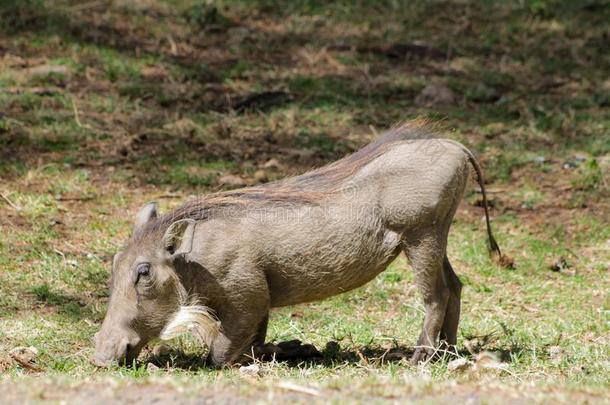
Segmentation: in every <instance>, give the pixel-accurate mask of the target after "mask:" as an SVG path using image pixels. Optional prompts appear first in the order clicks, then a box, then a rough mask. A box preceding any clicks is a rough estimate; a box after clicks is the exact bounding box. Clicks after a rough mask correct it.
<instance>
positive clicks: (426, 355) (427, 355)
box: [409, 347, 435, 366]
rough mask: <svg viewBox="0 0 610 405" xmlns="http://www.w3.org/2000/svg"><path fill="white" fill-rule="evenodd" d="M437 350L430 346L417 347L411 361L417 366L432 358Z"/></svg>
mask: <svg viewBox="0 0 610 405" xmlns="http://www.w3.org/2000/svg"><path fill="white" fill-rule="evenodd" d="M434 352H435V350H434V349H430V348H424V347H418V348H416V349H415V353H413V356H411V360H409V362H410V363H411V364H412V365H414V366H416V365H418V364H419V363H423V362H426V361H428V360H430V359H431V358H432V356H433V355H434Z"/></svg>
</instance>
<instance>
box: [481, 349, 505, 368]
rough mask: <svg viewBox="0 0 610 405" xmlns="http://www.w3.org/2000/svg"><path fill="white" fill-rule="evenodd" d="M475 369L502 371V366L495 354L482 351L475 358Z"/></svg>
mask: <svg viewBox="0 0 610 405" xmlns="http://www.w3.org/2000/svg"><path fill="white" fill-rule="evenodd" d="M475 364H476V366H477V368H488V369H502V368H504V366H503V365H502V363H501V362H500V359H499V356H498V354H497V353H494V352H489V351H484V352H481V353H479V354H477V356H476V358H475Z"/></svg>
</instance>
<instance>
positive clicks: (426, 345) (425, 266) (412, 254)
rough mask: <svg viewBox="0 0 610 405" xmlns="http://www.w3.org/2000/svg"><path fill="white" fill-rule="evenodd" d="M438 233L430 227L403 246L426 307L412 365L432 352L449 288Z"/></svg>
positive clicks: (443, 237)
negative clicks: (427, 230)
mask: <svg viewBox="0 0 610 405" xmlns="http://www.w3.org/2000/svg"><path fill="white" fill-rule="evenodd" d="M439 233H441V232H439V231H438V230H437V229H433V230H431V231H430V232H428V233H425V234H423V235H421V236H420V237H418V238H417V239H414V240H411V241H409V242H407V243H406V248H405V253H406V254H407V257H408V258H409V260H410V262H411V265H412V266H413V270H414V271H415V281H416V283H417V286H418V288H419V290H420V292H421V294H422V296H423V299H424V306H425V308H426V314H425V318H424V326H423V329H422V332H421V334H420V336H419V339H418V341H417V346H416V349H415V353H414V354H413V357H412V358H411V362H412V363H414V364H417V363H419V362H421V361H425V360H427V359H429V358H430V357H431V356H432V355H433V354H434V353H435V352H436V350H437V341H438V337H439V334H440V331H441V327H442V326H443V323H444V321H445V314H446V312H447V304H448V302H449V296H450V289H449V287H448V285H447V282H446V280H445V275H444V271H443V267H444V266H443V260H444V257H445V247H446V234H444V235H441V234H439Z"/></svg>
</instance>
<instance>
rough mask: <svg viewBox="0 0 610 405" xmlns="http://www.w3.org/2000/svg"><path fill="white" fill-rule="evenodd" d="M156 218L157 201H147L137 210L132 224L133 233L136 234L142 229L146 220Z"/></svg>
mask: <svg viewBox="0 0 610 405" xmlns="http://www.w3.org/2000/svg"><path fill="white" fill-rule="evenodd" d="M155 218H157V203H156V202H149V203H148V204H146V205H145V206H143V207H142V208H140V211H138V214H137V215H136V220H135V222H134V224H133V234H134V235H136V234H138V233H140V232H142V231H143V230H144V227H145V226H146V224H147V223H148V221H150V220H153V219H155Z"/></svg>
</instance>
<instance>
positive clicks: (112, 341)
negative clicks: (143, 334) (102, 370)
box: [91, 333, 143, 367]
mask: <svg viewBox="0 0 610 405" xmlns="http://www.w3.org/2000/svg"><path fill="white" fill-rule="evenodd" d="M95 343H96V344H95V354H94V355H93V357H91V362H92V363H93V364H95V365H96V366H98V367H108V366H110V365H112V364H113V363H115V362H117V363H118V364H121V365H122V364H126V365H130V364H131V363H132V362H133V360H134V359H136V358H137V357H138V354H139V353H140V350H141V349H142V346H143V344H142V343H141V340H140V338H138V337H137V335H135V333H134V334H127V335H126V336H122V337H120V338H112V337H102V336H101V335H100V334H99V333H98V334H96V335H95Z"/></svg>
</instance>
